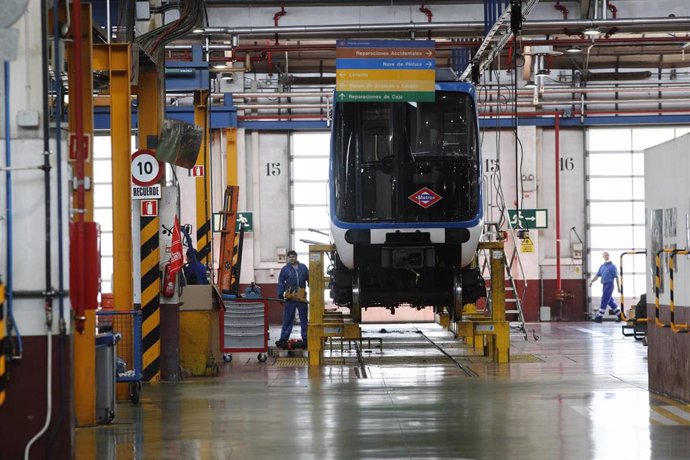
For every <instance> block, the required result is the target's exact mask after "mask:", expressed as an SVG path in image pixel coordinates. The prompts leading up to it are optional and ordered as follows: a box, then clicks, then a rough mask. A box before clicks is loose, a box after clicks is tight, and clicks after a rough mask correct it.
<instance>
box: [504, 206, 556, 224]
mask: <svg viewBox="0 0 690 460" xmlns="http://www.w3.org/2000/svg"><path fill="white" fill-rule="evenodd" d="M508 218H509V219H510V226H511V227H514V228H515V227H519V228H548V227H549V213H548V210H546V209H520V211H519V213H518V211H517V210H516V209H509V210H508ZM518 218H519V221H518Z"/></svg>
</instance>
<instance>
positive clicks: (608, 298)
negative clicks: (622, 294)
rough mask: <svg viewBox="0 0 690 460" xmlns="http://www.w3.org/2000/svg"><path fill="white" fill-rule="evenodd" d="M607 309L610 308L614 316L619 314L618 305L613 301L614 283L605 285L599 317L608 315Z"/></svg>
mask: <svg viewBox="0 0 690 460" xmlns="http://www.w3.org/2000/svg"><path fill="white" fill-rule="evenodd" d="M606 307H609V308H610V309H611V312H612V313H614V314H616V313H618V312H619V310H618V304H617V303H616V302H614V301H613V281H612V282H610V283H604V284H603V289H602V292H601V305H600V306H599V312H598V313H597V316H604V314H606Z"/></svg>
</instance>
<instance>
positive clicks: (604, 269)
mask: <svg viewBox="0 0 690 460" xmlns="http://www.w3.org/2000/svg"><path fill="white" fill-rule="evenodd" d="M602 256H603V257H604V263H603V264H601V266H600V267H599V270H598V271H597V274H596V275H595V276H594V278H592V281H591V282H590V283H589V285H590V286H591V285H593V284H594V282H595V281H596V280H597V279H599V278H601V284H602V286H603V287H602V292H601V305H600V306H599V311H598V312H597V314H596V315H595V317H594V322H596V323H601V321H602V320H603V318H604V314H605V313H606V308H607V307H608V308H610V309H611V313H612V314H613V315H615V316H616V321H620V313H621V310H620V308H618V304H616V302H614V300H613V281H614V280H615V281H616V288H617V289H618V292H620V290H621V286H620V284H619V281H618V268H616V266H615V265H614V264H613V262H611V261H610V260H609V253H608V252H604V253H603V254H602Z"/></svg>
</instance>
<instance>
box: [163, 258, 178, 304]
mask: <svg viewBox="0 0 690 460" xmlns="http://www.w3.org/2000/svg"><path fill="white" fill-rule="evenodd" d="M176 276H177V275H176V274H171V273H170V263H167V264H165V270H164V271H163V296H164V297H168V298H170V297H172V296H174V295H175V279H176Z"/></svg>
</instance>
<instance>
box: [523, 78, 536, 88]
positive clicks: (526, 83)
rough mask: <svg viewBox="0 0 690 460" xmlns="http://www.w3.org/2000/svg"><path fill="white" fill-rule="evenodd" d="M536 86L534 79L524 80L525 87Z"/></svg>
mask: <svg viewBox="0 0 690 460" xmlns="http://www.w3.org/2000/svg"><path fill="white" fill-rule="evenodd" d="M536 87H537V84H536V83H534V81H532V80H527V81H526V82H525V88H527V89H533V88H536Z"/></svg>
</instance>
